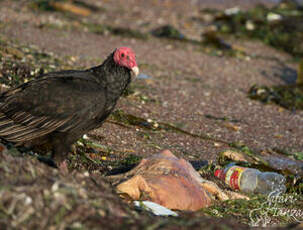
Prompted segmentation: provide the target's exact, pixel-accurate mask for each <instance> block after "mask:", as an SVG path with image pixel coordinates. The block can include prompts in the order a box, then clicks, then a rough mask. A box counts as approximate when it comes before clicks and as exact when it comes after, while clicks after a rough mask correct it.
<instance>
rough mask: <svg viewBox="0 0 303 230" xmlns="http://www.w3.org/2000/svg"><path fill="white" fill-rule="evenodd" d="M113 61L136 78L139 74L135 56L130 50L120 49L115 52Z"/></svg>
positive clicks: (126, 48)
mask: <svg viewBox="0 0 303 230" xmlns="http://www.w3.org/2000/svg"><path fill="white" fill-rule="evenodd" d="M114 61H115V63H116V64H117V65H120V66H124V67H126V68H128V69H130V70H131V71H133V73H134V74H135V75H136V76H137V75H138V74H139V68H138V66H137V63H136V55H135V53H134V51H133V50H132V49H131V48H128V47H120V48H118V49H116V50H115V53H114Z"/></svg>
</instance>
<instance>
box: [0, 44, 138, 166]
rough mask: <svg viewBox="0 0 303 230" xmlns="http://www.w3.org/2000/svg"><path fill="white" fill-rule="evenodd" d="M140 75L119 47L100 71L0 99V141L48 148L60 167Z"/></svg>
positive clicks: (56, 75) (54, 79) (25, 87)
mask: <svg viewBox="0 0 303 230" xmlns="http://www.w3.org/2000/svg"><path fill="white" fill-rule="evenodd" d="M131 71H132V72H133V73H134V75H135V76H137V75H138V73H139V68H138V66H137V63H136V59H135V53H134V52H133V50H132V49H130V48H128V47H120V48H118V49H116V50H115V51H114V52H113V53H111V54H110V55H109V56H108V57H107V59H106V60H105V61H104V62H103V63H102V64H101V65H99V66H96V67H92V68H90V69H87V70H66V71H60V72H51V73H48V74H45V75H42V76H40V77H38V78H36V79H34V80H32V81H29V82H27V83H24V84H22V85H20V86H18V87H16V88H14V89H10V90H8V91H6V92H4V93H3V94H2V95H0V138H2V139H4V140H6V141H10V142H14V143H16V144H24V143H27V142H29V143H35V145H38V144H39V145H40V144H42V143H45V142H48V143H50V144H51V146H52V157H53V158H54V160H55V162H57V163H59V164H60V163H61V162H62V161H63V160H64V159H65V157H66V154H67V153H68V151H69V150H70V146H71V144H73V143H74V142H75V141H76V140H77V139H79V138H80V137H81V136H82V135H83V134H85V133H87V132H88V131H90V130H92V129H95V128H98V127H100V126H101V125H102V123H103V122H104V120H105V119H106V118H107V117H108V116H109V114H110V113H111V112H112V111H113V109H114V107H115V105H116V103H117V100H118V99H119V97H120V96H121V94H122V93H123V91H124V90H125V89H126V87H127V86H128V85H129V83H130V82H131V76H132V75H131Z"/></svg>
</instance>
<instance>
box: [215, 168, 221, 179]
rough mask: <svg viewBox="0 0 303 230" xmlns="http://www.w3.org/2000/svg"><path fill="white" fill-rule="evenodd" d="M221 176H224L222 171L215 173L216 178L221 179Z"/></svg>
mask: <svg viewBox="0 0 303 230" xmlns="http://www.w3.org/2000/svg"><path fill="white" fill-rule="evenodd" d="M221 174H222V169H217V170H216V171H215V176H216V177H218V178H220V177H221Z"/></svg>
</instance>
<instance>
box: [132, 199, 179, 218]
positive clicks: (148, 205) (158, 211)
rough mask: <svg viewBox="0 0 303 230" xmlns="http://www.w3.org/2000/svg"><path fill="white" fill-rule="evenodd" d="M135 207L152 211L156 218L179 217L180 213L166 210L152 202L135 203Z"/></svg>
mask: <svg viewBox="0 0 303 230" xmlns="http://www.w3.org/2000/svg"><path fill="white" fill-rule="evenodd" d="M134 205H135V206H137V207H139V208H142V209H144V210H146V211H150V212H152V213H153V214H155V215H156V216H178V213H176V212H173V211H172V210H170V209H168V208H165V207H163V206H161V205H159V204H156V203H154V202H151V201H137V200H136V201H134Z"/></svg>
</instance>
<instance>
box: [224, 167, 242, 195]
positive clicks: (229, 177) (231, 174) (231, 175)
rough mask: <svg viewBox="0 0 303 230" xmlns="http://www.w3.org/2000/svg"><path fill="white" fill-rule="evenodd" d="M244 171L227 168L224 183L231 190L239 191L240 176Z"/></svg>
mask: <svg viewBox="0 0 303 230" xmlns="http://www.w3.org/2000/svg"><path fill="white" fill-rule="evenodd" d="M245 170H246V168H244V167H240V166H233V167H231V168H229V169H228V170H227V172H226V175H225V183H226V184H227V185H229V187H231V188H232V189H234V190H239V189H240V180H241V176H242V174H243V172H244V171H245Z"/></svg>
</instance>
